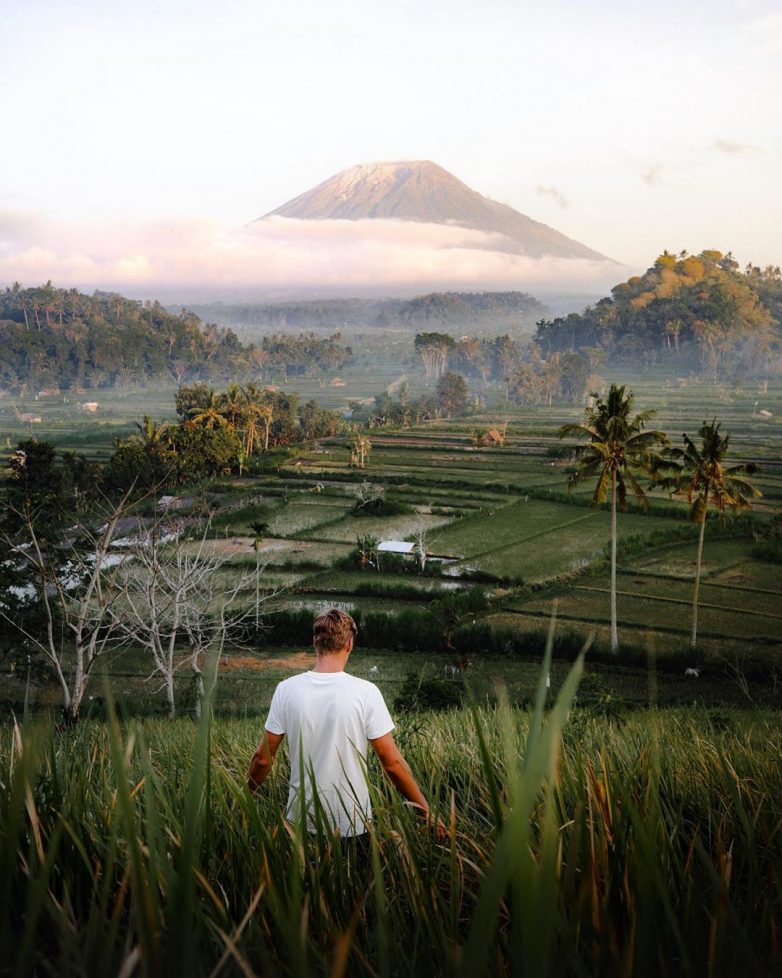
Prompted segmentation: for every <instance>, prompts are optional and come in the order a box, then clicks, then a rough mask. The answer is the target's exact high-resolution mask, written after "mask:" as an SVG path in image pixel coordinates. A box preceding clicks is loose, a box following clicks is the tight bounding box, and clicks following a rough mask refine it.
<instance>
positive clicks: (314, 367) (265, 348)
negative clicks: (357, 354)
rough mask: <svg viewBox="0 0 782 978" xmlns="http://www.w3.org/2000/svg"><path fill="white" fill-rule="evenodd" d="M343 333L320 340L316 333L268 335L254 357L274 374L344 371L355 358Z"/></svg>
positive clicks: (254, 353) (255, 351) (310, 373)
mask: <svg viewBox="0 0 782 978" xmlns="http://www.w3.org/2000/svg"><path fill="white" fill-rule="evenodd" d="M341 339H342V336H341V334H340V333H338V332H337V333H334V335H333V336H329V337H327V338H326V339H319V338H318V337H317V336H316V335H315V334H314V333H311V332H309V333H292V334H291V333H287V334H286V333H276V334H274V335H273V336H264V337H263V339H262V340H261V344H260V346H259V347H258V348H256V349H254V351H253V356H254V359H255V361H256V363H257V364H258V366H259V367H261V368H262V369H264V370H265V371H267V372H268V373H270V374H274V373H282V374H283V375H285V376H291V375H296V374H298V375H301V374H306V375H308V376H309V375H312V374H314V373H319V372H321V371H330V370H340V369H341V368H342V367H344V366H346V365H347V364H349V363H350V362H351V361H352V359H353V351H352V350H351V349H350V347H349V346H342V345H341V342H340V341H341Z"/></svg>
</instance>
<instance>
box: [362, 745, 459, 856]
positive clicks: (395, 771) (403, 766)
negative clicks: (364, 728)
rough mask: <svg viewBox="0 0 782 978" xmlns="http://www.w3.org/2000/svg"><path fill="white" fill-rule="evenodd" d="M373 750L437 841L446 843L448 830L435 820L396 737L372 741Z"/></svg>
mask: <svg viewBox="0 0 782 978" xmlns="http://www.w3.org/2000/svg"><path fill="white" fill-rule="evenodd" d="M370 744H372V749H373V750H374V752H375V753H376V754H377V758H378V760H379V761H380V766H381V767H382V768H383V770H384V771H385V772H386V774H387V775H388V778H389V780H390V781H391V782H392V784H394V785H395V787H396V788H397V789H398V790H399V792H400V794H401V795H402V796H403V797H404V798H406V799H407V800H408V801H409V802H410V804H411V805H413V806H414V807H415V809H416V810H417V812H418V814H419V815H420V816H421V817H422V818H424V819H426V824H427V825H429V826H431V827H432V828H433V829H434V830H435V832H436V833H437V841H438V842H445V840H446V839H447V838H448V830H447V829H446V827H445V826H444V825H443V823H442V822H441V821H440V819H439V818H434V817H433V816H432V814H431V812H430V811H429V803H428V802H427V800H426V798H424V796H423V794H422V792H421V789H420V788H419V787H418V783H417V782H416V780H415V778H414V777H413V772H412V771H411V770H410V767H409V765H408V763H407V761H406V760H405V759H404V757H402V753H401V751H400V750H399V748H398V747H397V745H396V742H395V741H394V735H393V734H392V733H387V734H385V735H384V736H382V737H377V738H376V739H375V740H370Z"/></svg>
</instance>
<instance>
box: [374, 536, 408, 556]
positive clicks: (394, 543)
mask: <svg viewBox="0 0 782 978" xmlns="http://www.w3.org/2000/svg"><path fill="white" fill-rule="evenodd" d="M414 549H415V544H414V543H408V542H407V540H384V541H383V542H382V543H380V544H378V547H377V552H378V553H381V554H402V555H405V556H410V555H411V554H412V553H413V550H414Z"/></svg>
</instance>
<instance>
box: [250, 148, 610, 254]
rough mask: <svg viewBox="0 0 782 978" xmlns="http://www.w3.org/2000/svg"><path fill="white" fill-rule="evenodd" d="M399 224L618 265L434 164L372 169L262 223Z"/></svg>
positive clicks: (346, 173) (298, 200) (309, 194)
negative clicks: (460, 231)
mask: <svg viewBox="0 0 782 978" xmlns="http://www.w3.org/2000/svg"><path fill="white" fill-rule="evenodd" d="M271 217H285V218H292V219H294V220H301V221H335V220H341V221H366V220H393V221H405V222H414V223H419V224H435V225H444V226H450V227H463V228H470V229H472V230H475V231H481V232H483V233H484V234H485V235H486V236H487V237H486V239H485V242H484V244H483V245H482V247H483V248H485V249H487V250H490V251H498V252H505V253H508V254H514V255H524V256H527V257H529V258H535V259H543V258H547V257H553V258H561V259H581V260H587V261H591V262H610V261H611V259H609V258H606V256H605V255H601V254H600V253H599V252H597V251H594V250H593V249H592V248H588V247H587V246H586V245H584V244H581V243H580V242H578V241H574V240H573V239H572V238H568V237H567V236H566V235H564V234H562V233H561V232H560V231H557V230H555V229H554V228H551V227H548V225H546V224H541V223H540V222H539V221H534V220H533V219H532V218H531V217H527V216H526V215H525V214H521V213H520V212H519V211H516V210H514V209H513V208H512V207H508V206H507V205H506V204H500V203H497V201H494V200H490V199H489V198H488V197H484V196H483V195H482V194H479V193H478V192H477V191H475V190H472V189H471V188H470V187H468V186H467V184H465V183H462V181H461V180H459V179H457V178H456V177H455V176H454V175H453V174H452V173H449V172H448V171H447V170H445V169H443V167H441V166H438V165H437V164H436V163H432V162H430V161H429V160H412V161H402V162H393V163H382V162H381V163H364V164H362V165H360V166H353V167H350V169H348V170H343V171H342V172H341V173H338V174H336V176H333V177H330V178H329V179H328V180H325V181H324V182H323V183H321V184H318V186H317V187H313V188H312V189H311V190H307V191H305V192H304V193H303V194H300V195H299V196H298V197H294V198H293V200H290V201H288V203H286V204H283V205H282V206H281V207H278V208H276V209H275V210H273V211H271V212H270V213H268V214H265V215H264V216H263V217H261V218H258V219H257V221H255V222H253V223H257V222H258V221H263V220H266V219H267V218H271Z"/></svg>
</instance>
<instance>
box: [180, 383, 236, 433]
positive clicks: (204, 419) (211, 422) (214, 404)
mask: <svg viewBox="0 0 782 978" xmlns="http://www.w3.org/2000/svg"><path fill="white" fill-rule="evenodd" d="M190 420H191V421H192V422H193V423H194V424H198V425H202V426H203V427H204V428H209V429H210V430H211V429H212V428H214V427H215V425H217V426H218V427H219V428H230V427H231V424H230V422H229V420H228V418H226V417H225V415H224V414H223V404H222V400H221V398H220V395H219V394H215V392H214V391H213V390H210V391H209V396H208V399H207V401H206V404H205V405H204V406H203V407H195V408H192V409H191V411H190Z"/></svg>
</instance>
